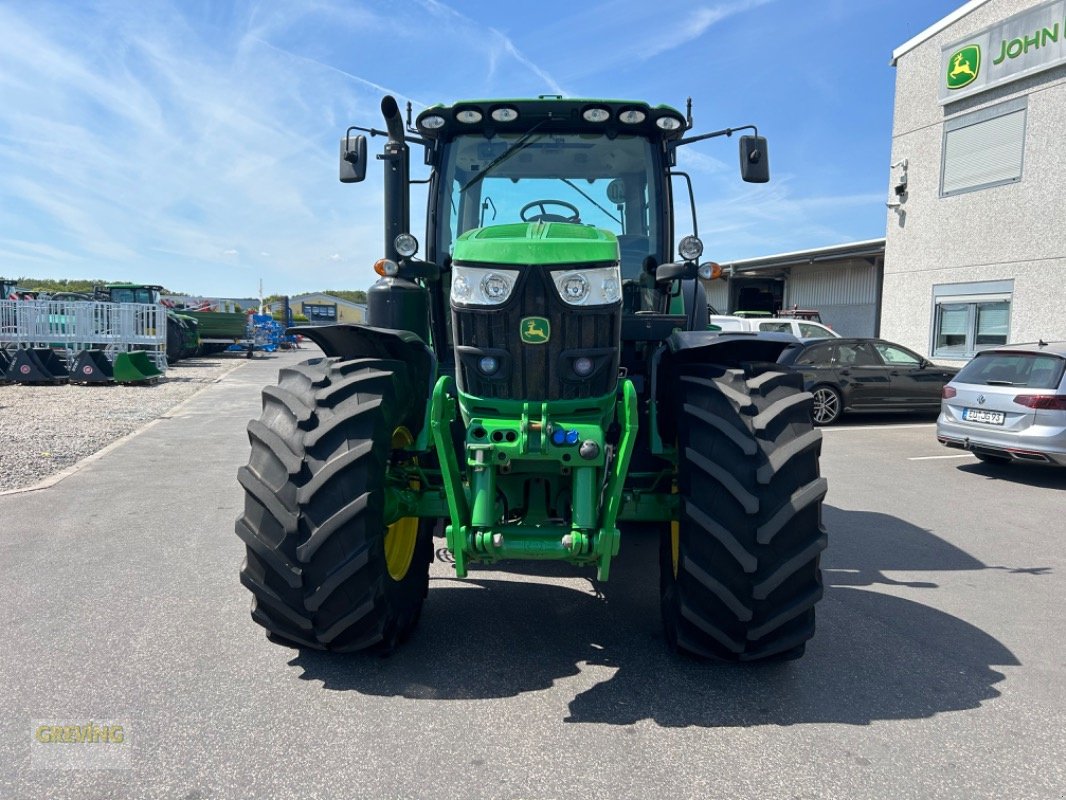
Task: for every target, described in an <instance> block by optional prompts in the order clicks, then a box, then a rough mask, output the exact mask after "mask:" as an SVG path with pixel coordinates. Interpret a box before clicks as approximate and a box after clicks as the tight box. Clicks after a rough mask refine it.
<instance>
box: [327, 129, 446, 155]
mask: <svg viewBox="0 0 1066 800" xmlns="http://www.w3.org/2000/svg"><path fill="white" fill-rule="evenodd" d="M352 131H362V132H363V133H369V134H370V135H371V136H388V135H389V132H388V131H379V130H378V129H377V128H363V127H360V126H359V125H352V126H350V127H349V128H348V130H346V131H345V132H344V150H345V152H351V149H352V148H351V144H350V142H351V136H352ZM403 140H404V141H405V142H409V143H411V144H421V145H426V146H429V141H428V140H426V139H423V138H422V137H420V136H404V137H403Z"/></svg>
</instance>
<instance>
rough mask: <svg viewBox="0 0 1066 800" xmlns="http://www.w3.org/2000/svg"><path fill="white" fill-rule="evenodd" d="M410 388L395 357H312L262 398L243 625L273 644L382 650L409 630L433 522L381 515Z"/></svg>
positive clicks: (253, 428) (406, 423) (250, 489)
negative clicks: (247, 616) (248, 615)
mask: <svg viewBox="0 0 1066 800" xmlns="http://www.w3.org/2000/svg"><path fill="white" fill-rule="evenodd" d="M417 391H418V388H417V387H415V386H414V385H413V384H412V382H411V379H410V377H409V376H408V371H407V368H406V366H405V365H404V364H403V363H402V362H399V361H389V360H380V359H354V360H350V361H341V360H338V359H312V360H311V361H308V362H305V363H303V364H300V365H299V366H296V367H291V368H287V369H282V370H281V372H280V378H279V382H278V385H277V386H270V387H267V388H266V389H265V390H264V391H263V413H262V415H261V416H260V418H259V419H258V420H253V421H252V422H251V423H249V425H248V438H249V440H250V441H251V456H250V458H249V462H248V465H247V466H245V467H242V468H241V469H240V471H239V473H238V480H239V481H240V483H241V486H243V487H244V490H245V503H244V513H242V514H241V515H240V517H238V518H237V523H236V530H237V535H238V536H239V537H240V538H241V539H242V540H243V541H244V543H245V545H246V547H247V557H246V560H245V563H244V566H243V567H242V569H241V583H243V584H244V585H245V586H246V587H247V588H248V589H249V590H250V591H251V592H252V595H253V600H252V619H254V620H255V621H256V622H257V623H259V624H260V625H262V626H263V627H264V628H266V630H267V634H268V638H270V639H271V640H272V641H275V642H278V643H281V644H286V645H289V646H293V647H311V648H317V649H323V650H333V651H339V652H352V651H357V650H374V651H378V652H381V653H389V652H391V651H392V650H393V648H394V647H395V646H396V645H397V644H398V643H399V642H401V641H403V640H404V639H405V638H406V637H407V636H408V635H409V634H410V633H411V631H412V630H413V629H414V627H415V624H416V623H417V622H418V618H419V615H420V614H421V610H422V603H423V601H424V598H425V596H426V592H427V589H428V585H429V583H428V582H429V564H430V561H431V560H432V556H433V541H432V535H433V527H434V525H435V520H419V519H418V518H417V517H406V518H401V519H398V520H390V519H389V518H387V516H386V514H387V513H388V509H387V493H388V486H389V473H390V468H391V467H393V466H397V465H399V464H401V463H402V462H410V461H411V456H410V455H409V454H407V453H405V452H404V451H403V450H402V449H401V448H402V447H404V446H405V445H407V444H409V443H410V441H411V438H410V430H411V429H412V426H415V425H417V424H420V423H421V420H414V419H412V418H411V415H412V411H413V409H414V407H415V403H414V398H415V395H416V393H417ZM401 488H402V487H401Z"/></svg>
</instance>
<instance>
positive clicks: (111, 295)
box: [93, 283, 163, 305]
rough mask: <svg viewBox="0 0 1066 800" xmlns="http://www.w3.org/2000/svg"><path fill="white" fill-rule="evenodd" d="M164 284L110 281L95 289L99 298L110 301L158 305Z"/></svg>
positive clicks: (94, 291)
mask: <svg viewBox="0 0 1066 800" xmlns="http://www.w3.org/2000/svg"><path fill="white" fill-rule="evenodd" d="M162 290H163V287H162V286H146V285H144V284H139V283H109V284H107V285H106V286H97V287H95V289H94V290H93V293H94V294H95V295H96V297H97V299H99V300H103V301H105V302H110V303H141V304H143V305H156V304H157V303H158V302H159V298H160V292H161V291H162Z"/></svg>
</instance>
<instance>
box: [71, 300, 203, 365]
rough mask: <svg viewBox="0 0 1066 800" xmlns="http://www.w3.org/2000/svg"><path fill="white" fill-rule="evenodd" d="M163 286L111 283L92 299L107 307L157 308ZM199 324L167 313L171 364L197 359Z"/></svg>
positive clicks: (193, 320)
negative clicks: (135, 306) (120, 305)
mask: <svg viewBox="0 0 1066 800" xmlns="http://www.w3.org/2000/svg"><path fill="white" fill-rule="evenodd" d="M162 291H163V287H162V286H149V285H146V284H143V283H109V284H107V285H106V286H95V287H93V296H92V298H86V299H93V300H96V301H98V302H104V303H142V304H145V305H158V304H159V303H160V297H161V294H160V293H161V292H162ZM198 326H199V323H197V321H196V320H195V319H193V318H192V317H190V316H188V315H187V314H179V313H178V312H176V311H175V310H174V309H172V308H168V309H167V361H168V362H170V363H171V364H173V363H175V362H176V361H180V360H181V359H183V358H189V357H191V356H194V355H196V352H197V350H198V349H199V347H200V335H199V332H198V330H197V328H198Z"/></svg>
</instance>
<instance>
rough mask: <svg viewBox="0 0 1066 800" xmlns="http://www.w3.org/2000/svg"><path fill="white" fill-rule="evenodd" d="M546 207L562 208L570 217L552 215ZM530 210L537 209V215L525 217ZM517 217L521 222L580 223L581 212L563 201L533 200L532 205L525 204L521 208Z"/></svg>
mask: <svg viewBox="0 0 1066 800" xmlns="http://www.w3.org/2000/svg"><path fill="white" fill-rule="evenodd" d="M548 206H562V207H563V208H565V209H566V210H567V211H569V212H570V216H568V217H564V216H563V215H562V214H552V213H550V212H549V211H548ZM531 208H539V209H540V213H539V214H530V215H529V216H528V217H527V216H526V212H527V211H529V209H531ZM518 216H520V217H521V218H522V222H573V223H580V222H581V211H580V209H578V207H577V206H574V205H570V203H567V202H565V201H564V200H534V201H533V202H532V203H526V204H525V205H524V206H522V210H521V211H519V212H518Z"/></svg>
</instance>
